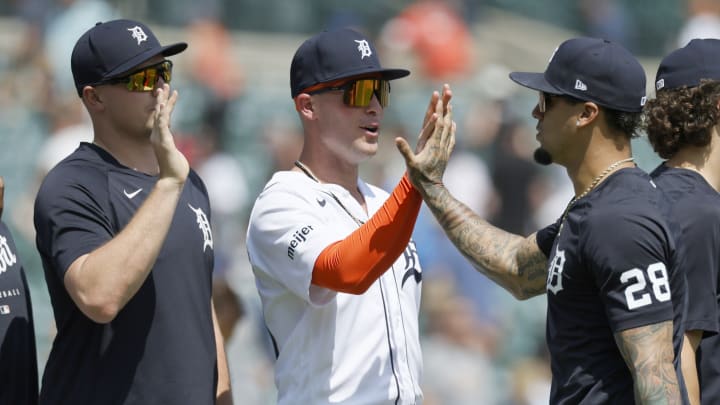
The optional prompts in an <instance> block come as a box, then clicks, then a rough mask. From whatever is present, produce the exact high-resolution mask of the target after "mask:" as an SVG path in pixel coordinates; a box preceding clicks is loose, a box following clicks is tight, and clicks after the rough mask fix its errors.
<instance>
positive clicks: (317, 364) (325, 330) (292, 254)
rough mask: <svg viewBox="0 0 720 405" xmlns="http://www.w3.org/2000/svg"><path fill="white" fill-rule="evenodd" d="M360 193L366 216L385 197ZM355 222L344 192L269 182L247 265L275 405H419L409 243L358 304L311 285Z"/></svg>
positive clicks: (304, 181)
mask: <svg viewBox="0 0 720 405" xmlns="http://www.w3.org/2000/svg"><path fill="white" fill-rule="evenodd" d="M358 189H359V190H360V191H361V192H362V194H363V196H364V198H365V201H366V203H367V209H368V212H369V214H370V215H372V214H373V213H374V212H375V211H376V210H377V209H378V208H379V207H380V206H382V204H383V203H384V202H385V200H386V199H387V197H388V193H387V192H385V191H383V190H381V189H379V188H377V187H374V186H371V185H368V184H366V183H364V182H362V181H358ZM335 198H337V201H336V200H335ZM338 201H339V202H338ZM341 204H342V206H344V207H345V209H347V211H348V212H346V211H345V209H343V207H342V206H341ZM351 215H352V216H351ZM353 217H355V218H357V219H359V220H361V221H366V220H367V219H368V214H366V213H365V212H364V210H363V209H362V207H361V206H360V205H359V204H358V203H357V201H356V200H355V199H354V198H353V197H352V196H351V195H350V193H349V192H348V191H347V190H345V189H344V188H342V187H340V186H338V185H334V184H320V183H317V182H315V181H314V180H312V179H310V178H308V177H307V176H305V175H304V174H302V173H298V172H291V171H288V172H278V173H275V175H274V176H273V177H272V179H271V180H270V181H269V182H268V183H267V185H266V186H265V189H264V190H263V191H262V193H261V194H260V196H259V197H258V198H257V200H256V202H255V205H254V207H253V210H252V214H251V216H250V224H249V227H248V235H247V248H248V256H249V258H250V262H251V263H252V267H253V273H254V275H255V281H256V286H257V289H258V292H259V294H260V298H261V300H262V306H263V315H264V319H265V323H266V324H267V328H268V330H269V331H270V334H271V335H272V338H273V341H274V343H275V347H276V354H277V360H276V363H275V384H276V386H277V388H278V403H279V404H280V405H290V404H314V405H322V404H336V403H342V404H350V405H352V404H388V405H389V404H419V403H420V402H421V400H422V393H421V390H420V379H421V372H422V358H421V354H420V344H419V332H418V311H419V306H420V291H421V280H422V270H421V267H420V263H419V262H418V258H417V253H416V250H415V245H414V243H413V242H410V243H409V244H408V246H407V248H406V249H405V252H404V253H403V254H401V255H400V257H398V259H397V260H396V261H395V263H394V264H393V265H392V268H390V269H388V270H387V271H386V272H385V273H384V274H383V275H382V276H381V277H380V278H379V279H378V280H376V281H375V283H373V284H372V286H371V287H370V288H369V289H368V290H367V291H366V292H365V293H364V294H362V295H353V294H345V293H340V292H335V291H331V290H328V289H325V288H320V287H317V286H315V285H313V284H312V283H311V280H312V271H313V267H314V264H315V261H316V259H317V258H318V256H319V255H320V253H321V252H322V251H323V250H324V249H325V248H326V247H327V246H329V245H330V244H332V243H334V242H336V241H339V240H342V239H344V238H345V237H347V236H348V235H349V234H350V233H351V232H353V231H354V230H356V229H357V228H358V224H357V223H356V221H355V220H354V219H353Z"/></svg>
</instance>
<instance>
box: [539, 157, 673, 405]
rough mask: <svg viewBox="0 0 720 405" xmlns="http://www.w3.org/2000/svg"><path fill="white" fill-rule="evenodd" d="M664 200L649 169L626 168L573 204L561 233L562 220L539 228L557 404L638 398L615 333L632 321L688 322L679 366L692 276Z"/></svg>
mask: <svg viewBox="0 0 720 405" xmlns="http://www.w3.org/2000/svg"><path fill="white" fill-rule="evenodd" d="M664 204H666V203H665V201H664V196H663V195H662V193H661V192H660V191H659V190H657V189H656V188H655V187H654V185H653V184H652V183H651V182H650V178H649V177H648V175H647V174H646V173H645V172H643V171H642V170H640V169H637V168H632V169H622V170H618V171H617V172H615V173H613V174H612V175H610V176H609V177H608V178H607V179H606V180H605V181H604V182H602V183H601V184H600V185H599V186H598V187H596V188H595V189H594V190H592V191H591V192H590V193H588V194H587V195H586V196H585V197H584V198H582V199H580V200H578V201H577V203H576V204H574V205H573V206H572V208H571V209H570V211H569V213H568V216H567V218H566V220H565V223H564V225H563V227H562V229H561V231H560V234H559V235H557V237H554V238H553V237H551V236H552V234H553V233H557V228H558V224H557V223H556V224H553V225H551V226H549V227H548V228H546V229H544V230H541V231H540V232H538V235H541V236H542V237H540V238H538V245H539V246H540V248H541V249H542V250H543V251H544V252H545V254H546V255H547V256H548V257H549V258H550V259H549V261H548V279H547V299H548V315H547V344H548V348H549V351H550V356H551V367H552V374H553V382H552V388H551V394H550V395H551V396H550V403H552V404H578V403H582V404H608V403H612V404H632V403H634V392H633V379H632V376H631V374H630V370H629V369H628V367H627V365H626V363H625V361H624V360H623V358H622V355H621V354H620V351H619V349H618V347H617V343H616V341H615V338H614V334H615V333H618V332H621V331H623V330H626V329H631V328H636V327H641V326H645V325H649V324H653V323H658V322H663V321H676V322H678V323H677V324H675V326H674V349H675V355H676V356H675V367H676V370H679V360H678V359H679V354H680V347H681V346H680V345H681V343H682V330H681V328H680V326H679V322H680V321H681V317H682V315H683V311H684V304H685V300H686V296H685V295H686V285H685V279H684V277H683V276H682V274H680V273H679V272H678V270H677V268H676V263H677V261H678V260H679V258H678V257H677V255H678V253H677V252H676V250H675V243H674V240H673V236H672V232H671V229H670V227H669V225H668V224H667V222H666V220H665V216H664V214H663V212H664V211H663V209H664V207H665V206H664ZM550 242H552V245H550ZM680 383H681V389H682V390H683V392H684V385H683V384H682V381H680Z"/></svg>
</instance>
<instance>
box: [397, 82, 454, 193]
mask: <svg viewBox="0 0 720 405" xmlns="http://www.w3.org/2000/svg"><path fill="white" fill-rule="evenodd" d="M451 97H452V93H451V92H450V86H448V85H447V84H446V85H445V86H443V95H442V97H440V95H439V94H438V93H437V92H434V93H433V95H432V96H431V99H430V100H431V102H434V106H432V107H433V108H432V110H431V109H430V107H428V112H427V113H426V114H425V121H424V122H425V126H424V127H423V129H422V132H421V133H420V138H419V139H418V147H417V148H416V152H415V153H413V152H412V150H411V149H410V146H409V145H408V143H407V141H405V140H404V139H403V138H396V139H395V144H396V146H397V148H398V150H399V151H400V153H401V154H402V155H403V158H405V164H406V166H407V171H408V175H409V177H410V181H411V182H412V183H413V185H414V186H415V188H417V189H418V191H420V193H421V194H423V195H425V194H426V193H427V189H428V188H430V187H431V186H433V185H439V184H442V177H443V174H444V173H445V168H446V167H447V162H448V159H449V158H450V154H451V153H452V150H453V148H454V147H455V128H456V126H455V122H454V121H453V120H452V105H450V104H449V100H450V98H451Z"/></svg>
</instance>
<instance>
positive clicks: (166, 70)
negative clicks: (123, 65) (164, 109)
mask: <svg viewBox="0 0 720 405" xmlns="http://www.w3.org/2000/svg"><path fill="white" fill-rule="evenodd" d="M172 68H173V64H172V62H171V61H169V60H164V61H162V62H160V63H156V64H154V65H150V66H145V67H143V68H141V69H138V70H136V71H134V72H131V73H128V74H126V75H124V76H122V77H114V78H112V79H108V80H105V81H103V82H102V83H101V84H117V83H122V84H124V85H125V87H126V88H127V89H128V90H129V91H138V92H143V91H152V90H153V89H154V88H155V86H156V85H157V83H158V81H159V80H160V78H161V77H162V79H163V81H164V82H165V83H170V81H171V80H172Z"/></svg>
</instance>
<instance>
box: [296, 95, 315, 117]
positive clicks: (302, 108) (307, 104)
mask: <svg viewBox="0 0 720 405" xmlns="http://www.w3.org/2000/svg"><path fill="white" fill-rule="evenodd" d="M295 110H296V111H297V112H299V113H300V115H302V116H303V117H305V118H307V119H313V118H314V116H315V106H314V105H313V103H312V97H311V96H310V95H309V94H307V93H300V94H298V95H297V96H296V97H295Z"/></svg>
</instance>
